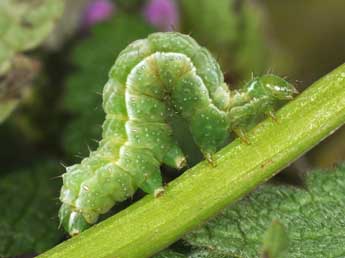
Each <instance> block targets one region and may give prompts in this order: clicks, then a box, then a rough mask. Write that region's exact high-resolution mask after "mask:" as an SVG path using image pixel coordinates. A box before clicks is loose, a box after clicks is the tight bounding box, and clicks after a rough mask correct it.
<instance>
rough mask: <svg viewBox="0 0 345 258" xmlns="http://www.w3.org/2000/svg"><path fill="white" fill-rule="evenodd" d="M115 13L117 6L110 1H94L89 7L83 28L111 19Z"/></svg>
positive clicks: (86, 10) (86, 9)
mask: <svg viewBox="0 0 345 258" xmlns="http://www.w3.org/2000/svg"><path fill="white" fill-rule="evenodd" d="M114 12H115V5H114V4H113V3H112V1H110V0H93V1H91V2H90V4H88V5H87V7H86V8H85V11H84V15H83V21H82V24H83V27H85V28H89V27H91V26H92V25H94V24H96V23H98V22H102V21H105V20H107V19H109V18H110V17H111V16H112V15H113V14H114Z"/></svg>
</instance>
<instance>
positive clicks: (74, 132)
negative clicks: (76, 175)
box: [63, 14, 153, 156]
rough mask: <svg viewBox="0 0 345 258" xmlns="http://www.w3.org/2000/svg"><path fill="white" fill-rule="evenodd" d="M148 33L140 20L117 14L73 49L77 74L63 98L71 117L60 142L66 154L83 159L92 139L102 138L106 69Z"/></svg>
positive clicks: (70, 81)
mask: <svg viewBox="0 0 345 258" xmlns="http://www.w3.org/2000/svg"><path fill="white" fill-rule="evenodd" d="M151 32H153V29H152V28H151V27H150V26H148V25H147V24H146V23H145V22H144V21H143V19H142V18H140V17H138V16H130V15H125V14H120V15H118V16H116V17H114V18H113V19H112V20H111V21H109V22H106V23H103V24H99V25H96V26H95V27H94V28H93V30H92V32H91V35H90V36H89V38H87V39H85V40H84V41H83V42H81V43H80V44H78V46H77V47H76V48H75V50H74V52H73V54H72V59H73V60H74V66H75V68H76V71H75V72H74V73H72V74H71V75H70V77H69V78H68V79H67V86H66V94H65V98H64V107H65V109H66V110H67V111H68V112H69V113H71V114H72V116H73V117H72V121H71V122H70V123H69V124H68V125H67V128H66V131H65V133H64V139H63V141H64V148H65V150H66V152H67V153H68V154H70V155H72V156H73V155H76V154H80V155H81V156H85V155H86V154H87V151H88V149H87V146H90V147H91V148H92V147H93V146H96V143H95V142H93V141H92V140H95V139H98V138H99V137H100V136H101V124H102V121H103V120H104V112H103V109H102V96H101V95H100V93H101V92H102V90H103V87H104V84H105V83H106V81H107V78H108V71H109V67H111V66H112V64H113V63H114V60H115V59H116V57H117V55H118V54H119V52H120V51H121V50H122V49H123V48H125V47H126V46H127V45H128V44H129V43H130V42H132V41H134V40H136V39H140V38H145V37H146V36H147V35H148V34H149V33H151ZM95 125H96V126H95Z"/></svg>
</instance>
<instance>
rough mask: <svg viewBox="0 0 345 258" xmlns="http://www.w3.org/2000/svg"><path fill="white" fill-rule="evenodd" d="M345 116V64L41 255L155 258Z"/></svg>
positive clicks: (293, 156) (341, 120)
mask: <svg viewBox="0 0 345 258" xmlns="http://www.w3.org/2000/svg"><path fill="white" fill-rule="evenodd" d="M343 123H345V64H344V65H342V66H340V67H339V68H337V69H336V70H334V71H333V72H331V73H329V74H328V75H326V76H325V77H323V78H322V79H320V80H319V81H317V82H316V83H314V84H313V85H312V86H311V87H309V88H308V89H307V90H306V91H305V92H303V93H302V94H301V95H300V96H298V98H297V99H295V100H294V101H292V102H290V103H289V104H288V105H286V106H285V107H283V108H282V109H281V110H280V111H279V112H278V113H277V121H273V120H272V119H268V120H266V121H264V122H263V123H261V124H259V125H258V126H257V127H256V128H254V129H253V130H252V131H251V132H249V134H248V138H249V140H250V144H249V145H246V144H244V143H241V142H240V141H239V140H235V141H234V142H232V143H231V144H229V145H228V146H226V147H225V148H223V149H222V150H221V151H219V152H218V153H217V154H216V155H215V157H214V158H215V163H216V166H214V167H213V166H211V165H210V164H208V163H207V162H205V161H204V162H201V163H199V164H198V165H196V166H195V167H193V168H191V169H189V170H188V171H186V172H185V173H184V174H183V175H182V176H180V177H179V178H177V179H176V180H174V181H173V182H171V183H170V184H169V185H168V186H167V187H166V192H165V193H164V194H163V196H161V197H159V198H154V197H153V196H151V195H148V196H146V197H145V198H143V199H142V200H140V201H138V202H136V203H135V204H133V205H132V206H130V207H129V208H127V209H125V210H124V211H122V212H120V213H118V214H116V215H115V216H113V217H111V218H109V219H107V220H105V221H104V222H102V223H100V224H98V225H96V226H94V227H92V228H91V229H89V230H87V231H85V232H84V233H82V234H81V235H79V236H77V237H75V238H72V239H70V240H68V241H66V242H64V243H62V244H60V245H59V246H57V247H55V248H53V249H51V250H50V251H48V252H46V253H44V254H43V255H41V256H40V257H59V258H61V257H66V258H67V257H68V258H83V257H92V258H101V257H102V258H105V257H121V258H125V257H126V258H128V257H141V258H142V257H149V256H150V255H153V254H154V253H156V252H158V251H159V250H162V249H163V248H165V247H167V246H168V245H170V244H172V243H173V242H174V241H176V240H177V239H179V238H180V237H181V236H182V235H183V234H185V233H186V232H187V231H189V230H191V229H193V228H195V227H196V226H198V225H200V224H201V223H203V222H205V221H206V220H207V219H208V218H210V217H211V216H213V215H215V214H216V213H217V212H219V211H220V210H221V209H222V208H224V207H225V206H227V205H229V204H231V203H233V202H234V201H236V200H238V199H239V198H241V197H242V196H243V195H244V194H246V193H247V192H249V191H251V190H253V189H254V188H255V187H256V186H257V185H258V184H260V183H263V182H265V181H267V180H268V179H269V178H271V177H272V176H273V175H275V174H276V173H277V172H278V171H280V170H281V169H282V168H284V167H286V166H287V165H288V164H290V163H291V162H292V161H294V160H295V159H297V158H298V157H299V156H301V155H302V154H303V153H305V152H306V151H308V150H309V149H310V148H312V147H313V146H314V145H316V144H317V143H318V142H320V141H321V140H322V139H324V138H325V137H327V136H328V135H329V134H331V133H332V132H333V131H334V130H335V129H337V128H338V127H340V126H341V125H342V124H343Z"/></svg>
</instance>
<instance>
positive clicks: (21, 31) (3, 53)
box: [0, 0, 64, 73]
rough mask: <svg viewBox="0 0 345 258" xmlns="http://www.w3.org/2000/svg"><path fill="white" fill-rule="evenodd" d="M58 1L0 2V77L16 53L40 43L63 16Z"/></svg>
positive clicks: (19, 0) (59, 0)
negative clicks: (58, 18)
mask: <svg viewBox="0 0 345 258" xmlns="http://www.w3.org/2000/svg"><path fill="white" fill-rule="evenodd" d="M63 6H64V3H63V1H61V0H30V1H21V0H2V1H1V2H0V73H2V72H4V70H5V69H6V67H8V65H9V63H10V59H11V58H12V57H13V56H14V54H15V53H16V52H20V51H24V50H28V49H32V48H34V47H36V46H37V45H38V44H39V43H40V42H42V41H43V40H44V39H45V38H46V37H47V35H48V33H49V32H50V31H51V30H52V29H53V26H54V23H55V20H56V19H57V17H59V16H60V15H61V14H62V11H63Z"/></svg>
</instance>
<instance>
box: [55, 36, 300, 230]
mask: <svg viewBox="0 0 345 258" xmlns="http://www.w3.org/2000/svg"><path fill="white" fill-rule="evenodd" d="M295 92H296V91H295V88H294V87H293V86H292V85H291V84H289V83H288V82H287V81H285V80H284V79H282V78H280V77H277V76H275V75H271V74H268V75H264V76H262V77H257V78H254V79H253V80H252V81H250V82H249V83H247V84H246V85H245V86H244V87H243V88H242V89H241V90H239V91H230V90H229V89H228V86H227V85H226V84H225V83H224V79H223V74H222V72H221V70H220V68H219V65H218V63H217V62H216V61H215V59H214V58H213V57H212V56H211V54H210V53H209V52H208V51H207V49H205V48H203V47H201V46H199V45H198V44H197V43H196V42H195V41H194V40H193V39H192V38H191V37H190V36H187V35H183V34H180V33H172V32H169V33H154V34H151V35H149V36H148V38H147V39H142V40H137V41H135V42H133V43H131V44H130V45H129V46H128V47H127V48H126V49H124V50H123V51H122V52H121V53H120V55H119V56H118V58H117V60H116V62H115V64H114V66H113V67H112V68H111V70H110V73H109V80H108V82H107V83H106V85H105V87H104V90H103V108H104V111H105V113H106V118H105V121H104V124H103V134H102V140H101V141H100V143H99V147H98V148H97V150H95V151H93V152H91V153H90V156H89V157H87V158H84V159H83V160H82V161H81V163H80V164H76V165H73V166H70V167H67V169H66V173H65V174H63V187H62V189H61V196H60V200H61V202H62V206H61V208H60V212H59V217H60V221H61V223H62V225H63V226H64V227H65V229H66V230H67V231H68V232H69V233H70V234H71V235H75V234H78V233H80V232H81V231H83V230H84V229H86V228H87V227H89V226H90V225H92V224H94V223H95V222H96V221H97V219H98V216H99V215H100V214H103V213H106V212H107V211H108V210H109V209H111V208H112V207H113V206H114V205H115V204H116V203H117V202H121V201H123V200H126V199H127V198H129V197H131V196H132V195H133V194H134V193H135V191H136V190H137V189H138V188H140V189H142V190H143V191H145V192H146V193H151V194H155V195H158V193H160V192H162V191H163V188H162V177H161V172H160V166H161V165H162V164H165V165H168V166H170V167H173V168H177V169H181V168H182V167H184V166H185V165H186V157H185V155H184V153H183V151H182V150H181V148H180V147H179V145H178V143H177V140H176V139H175V138H174V136H173V132H172V129H171V125H170V121H171V120H170V118H171V117H172V116H175V115H176V114H177V115H178V116H180V117H182V119H183V120H184V121H185V122H186V123H187V124H188V128H189V130H190V133H191V135H192V137H193V140H194V142H195V143H196V145H197V146H198V147H199V148H200V151H201V152H202V153H203V155H204V156H205V157H206V158H207V159H208V160H211V157H212V154H213V153H214V152H216V151H217V150H218V149H219V148H220V146H222V145H223V144H224V142H225V141H226V140H227V139H228V137H229V134H230V133H231V131H234V132H236V133H238V134H239V135H240V136H242V137H244V131H245V130H246V129H248V128H250V127H252V126H253V125H254V124H256V123H257V122H258V120H260V119H261V118H262V116H263V115H265V114H271V115H272V114H273V113H272V112H273V111H274V110H275V109H276V108H277V107H278V106H279V105H281V104H282V103H284V101H286V100H289V99H291V98H292V96H293V94H294V93H295ZM86 108H87V107H86Z"/></svg>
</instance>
